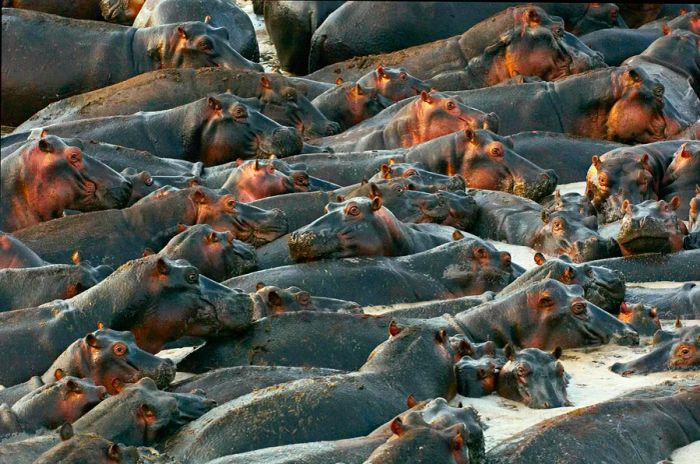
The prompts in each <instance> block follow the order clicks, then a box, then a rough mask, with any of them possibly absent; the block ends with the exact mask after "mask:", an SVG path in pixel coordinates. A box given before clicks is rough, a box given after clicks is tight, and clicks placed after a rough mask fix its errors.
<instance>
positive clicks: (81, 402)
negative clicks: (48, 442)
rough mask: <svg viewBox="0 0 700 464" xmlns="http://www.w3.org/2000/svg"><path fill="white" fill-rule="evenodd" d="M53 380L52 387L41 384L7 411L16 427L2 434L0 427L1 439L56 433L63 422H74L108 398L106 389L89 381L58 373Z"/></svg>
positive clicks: (57, 371) (59, 371)
mask: <svg viewBox="0 0 700 464" xmlns="http://www.w3.org/2000/svg"><path fill="white" fill-rule="evenodd" d="M55 376H56V382H55V383H50V384H44V385H43V386H41V387H39V388H37V389H36V390H34V391H32V392H31V393H29V394H27V395H25V396H23V397H22V398H20V399H19V400H18V401H17V402H16V403H15V404H14V405H13V406H12V408H11V409H9V410H8V411H9V414H11V415H12V416H14V417H13V418H14V419H15V420H16V421H17V425H18V426H19V427H18V429H15V430H5V433H3V429H2V427H1V426H0V436H2V435H6V434H9V433H17V432H21V431H24V432H35V431H37V430H39V429H42V428H45V429H55V428H56V427H59V426H61V425H62V424H63V423H65V422H68V423H72V422H75V421H76V420H78V419H79V418H80V417H81V416H82V415H84V414H85V413H86V412H88V411H89V410H90V409H92V408H94V407H95V406H96V405H98V404H99V403H100V402H101V401H102V400H104V399H105V398H106V397H107V390H106V389H105V387H103V386H96V385H95V384H94V383H92V382H91V381H89V380H82V379H79V378H77V377H72V376H65V375H64V374H63V372H62V371H61V370H56V373H55Z"/></svg>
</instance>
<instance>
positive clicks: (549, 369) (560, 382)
mask: <svg viewBox="0 0 700 464" xmlns="http://www.w3.org/2000/svg"><path fill="white" fill-rule="evenodd" d="M561 351H562V350H561V348H559V347H556V348H555V349H554V351H552V352H551V353H548V352H546V351H542V350H539V349H537V348H526V349H524V350H521V351H517V350H516V349H515V348H513V347H512V346H511V345H506V347H505V354H506V358H507V359H508V362H506V364H505V365H504V366H503V367H502V368H501V371H500V372H499V374H498V394H499V395H501V396H503V397H504V398H509V399H511V400H515V401H520V402H521V403H524V404H525V405H526V406H527V407H529V408H533V409H547V408H560V407H562V406H572V404H571V402H570V401H569V399H568V398H567V396H566V385H567V384H568V381H567V378H566V373H565V372H564V366H563V365H562V363H561V362H559V361H558V359H559V357H560V356H561Z"/></svg>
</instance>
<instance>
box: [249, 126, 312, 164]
mask: <svg viewBox="0 0 700 464" xmlns="http://www.w3.org/2000/svg"><path fill="white" fill-rule="evenodd" d="M257 140H258V143H257V148H256V157H258V158H272V157H278V158H285V157H287V156H293V155H298V154H299V153H301V151H302V148H303V147H304V140H303V139H302V136H301V135H300V134H299V132H298V131H297V130H296V129H295V128H292V127H284V126H280V127H277V128H275V129H273V130H272V132H271V133H269V134H265V135H261V136H259V137H258V138H257Z"/></svg>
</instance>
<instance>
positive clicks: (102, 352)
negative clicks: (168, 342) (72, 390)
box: [0, 329, 175, 406]
mask: <svg viewBox="0 0 700 464" xmlns="http://www.w3.org/2000/svg"><path fill="white" fill-rule="evenodd" d="M65 376H71V377H76V378H80V379H88V380H89V381H90V382H92V383H93V384H95V385H98V386H102V387H104V388H105V389H106V390H107V392H108V393H111V394H116V393H118V392H119V390H120V386H121V385H122V384H125V383H128V382H136V381H137V380H139V379H141V378H143V377H150V378H152V379H154V380H155V381H156V382H157V384H158V385H159V386H160V387H161V388H165V387H167V386H168V384H170V382H172V380H173V379H174V378H175V364H174V363H173V362H172V361H170V360H169V359H163V358H158V357H156V356H154V355H152V354H150V353H147V352H145V351H143V350H142V349H141V348H139V347H138V346H137V345H136V339H135V338H134V335H133V334H132V333H131V332H119V331H115V330H110V329H99V330H97V331H95V332H91V333H88V334H87V335H86V336H84V337H82V338H79V339H77V340H75V341H74V342H73V343H71V344H70V346H68V348H66V350H65V351H64V352H63V353H62V354H61V355H60V356H58V357H57V358H56V360H55V361H54V363H53V364H52V365H51V366H50V367H49V368H48V369H47V370H46V372H44V374H42V375H41V376H36V377H32V378H31V379H30V380H29V381H27V382H25V383H23V384H18V385H15V386H12V387H9V388H6V389H4V390H2V392H1V393H0V402H3V403H8V404H9V405H10V406H12V405H13V404H15V403H16V402H17V401H19V399H20V398H22V397H24V396H25V395H27V394H29V393H31V392H32V391H34V390H36V389H37V388H42V387H43V386H44V385H50V384H53V383H55V382H56V381H58V380H60V379H61V378H63V377H65Z"/></svg>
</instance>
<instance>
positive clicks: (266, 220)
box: [234, 205, 289, 247]
mask: <svg viewBox="0 0 700 464" xmlns="http://www.w3.org/2000/svg"><path fill="white" fill-rule="evenodd" d="M239 206H242V205H239ZM256 209H257V208H256ZM256 212H257V211H254V212H253V213H252V214H251V216H250V217H246V216H237V217H236V218H235V219H236V226H237V227H236V228H237V230H236V231H235V232H234V233H235V235H236V238H237V239H238V240H241V241H243V242H246V243H249V244H251V245H253V246H254V247H259V246H262V245H265V244H266V243H270V242H272V241H273V240H275V239H277V238H279V237H281V236H283V235H284V234H286V233H287V231H288V230H289V224H288V222H287V216H286V215H285V214H284V211H282V210H280V209H277V208H275V209H272V210H270V211H263V212H262V214H261V215H258V214H255V213H256ZM258 216H260V217H258Z"/></svg>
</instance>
